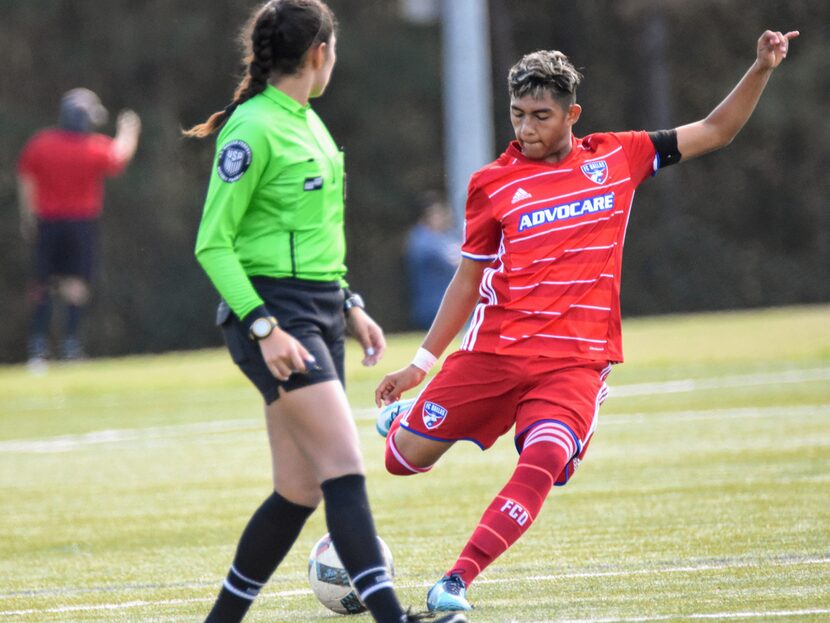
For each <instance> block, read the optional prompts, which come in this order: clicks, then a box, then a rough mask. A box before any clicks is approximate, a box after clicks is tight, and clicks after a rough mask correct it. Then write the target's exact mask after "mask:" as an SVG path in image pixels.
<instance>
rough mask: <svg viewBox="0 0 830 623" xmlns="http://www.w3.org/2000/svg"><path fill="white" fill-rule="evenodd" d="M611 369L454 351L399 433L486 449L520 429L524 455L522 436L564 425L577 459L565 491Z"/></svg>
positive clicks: (573, 360) (572, 466)
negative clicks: (545, 426)
mask: <svg viewBox="0 0 830 623" xmlns="http://www.w3.org/2000/svg"><path fill="white" fill-rule="evenodd" d="M610 371H611V366H610V364H608V363H602V362H592V361H586V360H584V359H576V358H561V359H555V358H551V357H525V356H519V355H496V354H493V353H479V352H474V351H457V352H455V353H453V354H452V355H450V356H449V357H447V360H446V361H445V362H444V366H443V367H442V368H441V371H440V372H439V373H438V374H437V375H436V376H435V378H433V379H432V380H431V381H430V382H429V383H428V384H427V385H426V386H425V387H424V389H423V390H422V391H421V393H420V395H419V396H418V398H417V400H416V401H415V403H414V404H413V405H412V408H411V409H410V410H409V411H408V412H407V413H405V414H404V415H403V417H402V419H401V427H402V428H405V429H406V430H408V431H410V432H412V433H415V434H416V435H420V436H422V437H427V438H429V439H435V440H438V441H460V440H467V441H472V442H473V443H475V444H476V445H478V446H479V447H480V448H481V449H482V450H486V449H487V448H489V447H490V446H492V445H493V444H494V443H495V442H496V439H498V438H499V437H501V436H502V435H504V434H505V433H506V432H507V431H508V430H510V428H511V427H512V426H513V425H514V424H515V433H514V437H513V438H514V442H515V444H516V449H517V450H518V451H519V452H521V449H522V445H523V442H524V436H525V433H526V432H527V431H528V430H530V428H532V427H533V426H534V425H535V424H537V423H539V422H559V423H560V424H563V425H564V426H565V427H566V428H567V429H568V431H569V432H570V433H571V435H573V438H574V442H575V446H576V448H577V450H576V453H575V455H574V456H573V457H571V461H570V462H569V463H568V465H567V466H566V467H565V470H564V471H563V472H562V474H561V475H560V477H559V478H558V479H557V484H565V482H567V480H568V478H569V477H570V476H571V474H572V473H573V470H574V469H575V467H576V465H577V464H578V462H579V461H580V460H581V458H582V456H583V455H584V453H585V450H586V449H587V446H588V443H589V441H590V439H591V435H592V434H593V432H594V429H595V428H596V423H597V415H598V411H599V406H600V404H602V402H603V401H604V400H605V397H606V395H607V392H608V388H607V387H606V385H605V378H606V377H607V376H608V373H609V372H610Z"/></svg>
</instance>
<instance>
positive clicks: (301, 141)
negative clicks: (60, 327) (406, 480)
mask: <svg viewBox="0 0 830 623" xmlns="http://www.w3.org/2000/svg"><path fill="white" fill-rule="evenodd" d="M335 29H336V22H335V18H334V15H333V13H332V11H331V10H330V9H329V7H328V6H327V5H326V4H324V3H323V2H321V1H320V0H272V1H270V2H267V3H265V4H264V5H262V6H261V7H259V8H257V9H256V10H255V12H254V13H253V15H252V16H251V20H250V22H249V26H248V28H246V30H245V35H244V41H245V42H246V44H247V45H246V55H245V62H246V64H247V75H246V76H245V78H244V79H243V81H242V82H241V83H240V85H239V87H238V88H237V91H236V93H235V95H234V99H233V101H232V102H231V104H230V105H229V106H227V107H226V108H225V109H224V110H223V111H220V112H217V113H215V114H213V115H212V116H211V117H210V118H209V119H208V120H207V121H206V122H205V123H203V124H200V125H197V126H196V127H194V128H193V129H191V130H190V131H188V132H187V134H188V135H190V136H196V137H206V136H209V135H211V134H213V133H214V132H217V131H218V136H217V140H216V158H215V160H214V164H213V167H212V171H211V176H210V184H209V187H208V193H207V198H206V200H205V208H204V213H203V215H202V221H201V224H200V226H199V234H198V237H197V241H196V257H197V259H198V261H199V263H200V264H201V266H202V268H203V269H204V270H205V272H206V273H207V275H208V277H209V278H210V280H211V282H212V283H213V285H214V286H215V287H216V289H217V291H218V292H219V293H220V294H221V296H222V299H223V301H222V303H221V304H220V306H219V311H218V314H217V323H218V324H219V325H220V326H221V328H222V331H223V335H224V338H225V342H226V344H227V347H228V350H229V352H230V354H231V357H232V359H233V360H234V362H235V363H236V364H237V365H238V366H239V368H240V369H241V371H242V372H243V373H244V374H245V375H246V376H247V377H248V379H249V380H250V381H251V382H252V383H253V384H254V386H256V388H257V389H258V390H259V392H260V393H261V394H262V397H263V401H264V403H265V419H266V425H267V429H268V438H269V442H270V449H271V459H272V478H273V489H272V491H271V493H270V495H269V496H268V497H267V498H266V499H265V500H264V501H263V502H262V504H261V505H260V506H259V508H258V509H257V510H256V511H255V512H254V514H253V515H252V517H251V518H250V520H249V521H248V524H247V526H246V528H245V530H244V531H243V533H242V536H241V537H240V539H239V543H238V545H237V548H236V554H235V556H234V558H233V563H232V564H231V567H230V569H229V571H228V574H227V576H226V578H225V581H224V583H223V585H222V588H221V589H220V591H219V595H218V597H217V599H216V601H215V603H214V605H213V608H212V609H211V611H210V613H209V614H208V615H207V619H206V623H239V621H241V620H242V619H243V617H244V616H245V615H246V613H247V611H248V609H249V607H250V606H251V604H252V603H253V601H254V599H255V598H256V596H257V594H258V593H259V592H260V590H261V589H262V587H263V586H264V585H265V584H266V583H267V582H268V580H269V578H270V577H271V575H272V574H273V573H274V571H275V570H276V568H277V566H278V565H279V564H280V562H281V561H282V559H283V557H284V556H285V555H286V554H287V553H288V552H289V550H290V549H291V547H292V546H293V544H294V542H295V540H296V539H297V537H298V536H299V534H300V532H301V530H302V528H303V525H305V522H306V520H307V519H308V518H309V517H310V516H311V514H312V513H313V512H314V510H315V509H316V508H317V506H318V505H319V504H320V502H321V501H324V502H325V512H326V525H327V526H328V529H329V534H330V535H331V538H332V542H333V543H334V546H335V549H336V550H337V554H338V555H339V557H340V559H341V560H342V562H343V566H344V567H345V569H346V570H347V572H348V573H349V576H350V577H351V579H352V582H353V584H354V587H355V590H356V591H357V593H358V595H359V597H360V599H361V601H362V602H363V603H364V604H366V607H367V608H368V609H369V611H370V612H371V614H372V617H373V618H374V620H375V621H378V622H379V623H408V622H411V621H415V620H417V619H416V618H415V617H414V616H411V615H410V614H409V613H407V612H405V611H404V610H403V609H402V607H401V605H400V603H399V602H398V598H397V596H396V594H395V591H394V588H393V586H392V578H391V577H390V576H389V573H388V571H387V568H386V565H385V564H384V559H383V555H382V553H381V550H380V547H379V545H378V540H377V538H376V536H377V535H376V532H375V525H374V520H373V518H372V513H371V510H370V508H369V500H368V497H367V493H366V483H365V477H364V467H363V458H362V456H361V454H360V447H359V442H358V436H357V429H356V427H355V424H354V420H353V419H352V414H351V410H350V408H349V403H348V400H347V398H346V393H345V391H344V388H343V381H344V371H343V364H344V362H343V357H344V337H345V333H346V331H347V330H348V331H349V332H350V333H351V334H352V335H354V336H355V338H356V339H357V340H358V341H359V342H360V344H361V346H362V347H363V351H364V355H365V357H364V359H363V364H364V365H374V364H375V363H377V361H379V360H380V358H381V357H382V356H383V352H384V349H385V347H386V342H385V339H384V337H383V332H382V331H381V329H380V327H379V326H378V325H377V324H376V323H375V322H374V320H372V318H371V317H369V315H368V314H367V313H366V312H365V311H364V308H363V301H362V299H361V298H360V297H359V296H358V295H355V294H353V293H351V292H350V291H349V290H348V288H347V287H346V282H345V280H344V276H345V274H346V266H345V264H344V259H345V252H346V241H345V231H344V226H343V223H344V218H343V214H344V209H345V205H344V186H343V184H344V162H343V153H342V151H341V150H340V149H338V147H337V144H336V143H335V142H334V140H333V139H332V137H331V135H330V134H329V131H328V129H327V128H326V126H325V124H324V123H323V121H322V120H321V119H320V117H319V116H317V114H316V112H315V111H314V110H313V109H312V107H311V105H310V100H312V99H314V98H317V97H320V96H321V95H322V94H323V92H324V91H325V90H326V87H327V86H328V84H329V80H330V79H331V75H332V71H333V70H334V66H335V62H336V58H337V56H336V52H335V47H336V40H337V37H336V33H335ZM465 620H466V619H464V618H463V617H461V618H457V617H456V618H446V622H449V621H453V622H462V621H465Z"/></svg>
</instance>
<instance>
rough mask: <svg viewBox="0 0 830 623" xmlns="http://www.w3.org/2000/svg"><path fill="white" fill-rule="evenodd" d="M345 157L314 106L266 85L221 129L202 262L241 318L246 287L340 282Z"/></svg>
mask: <svg viewBox="0 0 830 623" xmlns="http://www.w3.org/2000/svg"><path fill="white" fill-rule="evenodd" d="M343 182H344V172H343V152H342V151H340V150H339V149H338V148H337V146H336V145H335V143H334V141H333V140H332V138H331V135H330V134H329V132H328V130H327V129H326V126H325V125H324V124H323V122H322V121H321V120H320V118H319V117H318V116H317V114H316V113H315V112H314V111H313V110H312V109H311V107H310V106H309V105H305V106H303V105H302V104H300V103H299V102H297V101H296V100H294V99H292V98H291V97H289V96H288V95H286V94H285V93H283V92H282V91H280V90H279V89H276V88H275V87H273V86H271V85H268V86H267V87H266V89H265V91H263V92H262V93H260V94H258V95H255V96H254V97H252V98H251V99H250V100H248V101H247V102H245V103H243V104H241V105H240V106H239V107H238V108H237V109H236V110H235V111H234V113H233V115H231V118H230V119H229V120H228V121H227V122H226V123H225V125H224V126H223V127H222V130H221V131H220V133H219V136H218V138H217V141H216V157H215V159H214V162H213V170H212V172H211V176H210V185H209V187H208V192H207V199H206V200H205V209H204V214H203V215H202V222H201V225H200V226H199V234H198V237H197V240H196V257H197V259H198V261H199V263H200V264H201V265H202V267H203V268H204V270H205V272H206V273H207V275H208V277H210V280H211V281H212V282H213V284H214V286H215V287H216V289H217V290H218V291H219V294H221V296H222V298H224V299H225V301H226V302H227V303H228V305H229V306H230V308H231V309H232V310H233V311H234V313H235V314H236V315H237V316H238V317H239V318H244V317H245V316H246V315H248V313H250V312H251V311H252V310H253V309H255V308H256V307H259V306H260V305H262V304H263V301H262V299H261V298H260V297H259V295H258V294H257V293H256V291H255V290H254V288H253V286H252V285H251V282H250V280H249V279H248V277H253V276H265V277H293V278H296V279H308V280H312V281H338V280H339V281H341V283H343V284H344V285H345V281H343V276H344V275H345V274H346V266H345V265H344V264H343V260H344V257H345V251H346V243H345V236H344V231H343V195H344V188H343Z"/></svg>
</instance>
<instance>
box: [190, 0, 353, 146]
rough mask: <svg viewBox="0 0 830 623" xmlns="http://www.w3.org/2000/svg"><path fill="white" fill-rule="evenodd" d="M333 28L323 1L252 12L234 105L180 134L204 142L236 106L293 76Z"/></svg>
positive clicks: (277, 1) (285, 1) (277, 3)
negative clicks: (276, 78) (275, 79)
mask: <svg viewBox="0 0 830 623" xmlns="http://www.w3.org/2000/svg"><path fill="white" fill-rule="evenodd" d="M336 26H337V24H336V21H335V19H334V14H333V13H332V12H331V9H330V8H329V7H328V6H327V5H326V4H325V3H324V2H322V0H270V1H269V2H266V3H265V4H264V5H263V6H261V7H260V8H259V9H257V10H256V11H255V12H254V14H253V16H252V17H251V19H250V20H249V21H248V24H247V26H246V27H245V28H244V30H243V34H242V42H243V45H244V48H245V58H244V62H245V64H246V65H247V69H246V72H245V77H244V78H243V79H242V81H241V82H240V83H239V86H238V87H237V88H236V92H235V93H234V95H233V101H232V102H231V103H230V104H228V106H226V107H225V109H224V110H220V111H218V112H215V113H213V114H212V115H211V116H210V117H209V118H208V120H207V121H205V122H204V123H200V124H198V125H195V126H193V127H192V128H190V129H189V130H185V131H184V132H183V134H184V135H185V136H190V137H195V138H204V137H206V136H210V135H211V134H213V133H214V132H216V131H217V130H219V128H221V127H222V126H223V125H224V124H225V122H226V121H227V120H228V119H229V118H230V116H231V115H232V114H233V111H234V110H236V108H237V106H239V105H240V104H242V103H243V102H246V101H248V100H249V99H251V98H252V97H253V96H254V95H256V94H258V93H262V92H263V91H264V90H265V87H266V86H268V80H270V78H271V76H272V75H274V74H275V75H290V74H294V73H296V72H297V70H298V69H300V67H301V66H302V64H303V59H304V58H305V54H306V52H308V50H309V48H311V47H312V46H314V45H316V44H319V43H329V42H330V41H331V36H332V34H333V33H334V31H335V28H336Z"/></svg>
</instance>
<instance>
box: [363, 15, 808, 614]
mask: <svg viewBox="0 0 830 623" xmlns="http://www.w3.org/2000/svg"><path fill="white" fill-rule="evenodd" d="M797 36H798V32H795V31H794V32H788V33H787V34H782V33H781V32H772V31H766V32H765V33H764V34H763V35H761V37H760V39H759V40H758V44H757V52H756V60H755V62H754V63H753V65H752V66H751V67H750V69H749V70H748V71H747V73H746V74H745V75H744V76H743V78H742V79H741V80H740V82H739V83H738V84H737V86H736V87H735V88H734V89H733V91H732V92H731V93H730V94H729V95H728V96H727V97H726V98H725V99H724V100H723V102H721V103H720V104H719V105H718V106H717V107H716V108H715V109H714V110H713V111H712V112H711V113H710V114H709V115H708V116H707V117H706V118H705V119H702V120H700V121H697V122H695V123H691V124H688V125H684V126H681V127H678V128H675V129H673V130H663V131H659V132H610V133H598V134H591V135H589V136H586V137H584V138H577V137H575V136H574V135H573V133H572V128H573V126H574V124H575V123H576V122H577V121H578V119H579V116H580V113H581V110H582V109H581V107H580V106H579V104H577V103H576V88H577V86H578V84H579V82H580V79H581V76H580V74H579V73H578V72H577V71H576V70H575V69H574V67H573V65H572V64H571V62H570V61H569V60H568V58H567V57H566V56H565V55H564V54H562V53H561V52H556V51H540V52H534V53H532V54H528V55H527V56H525V57H524V58H522V59H521V60H520V61H519V62H518V63H517V64H516V65H514V66H513V68H512V69H511V70H510V74H509V78H508V85H509V91H510V111H511V112H510V116H511V121H512V123H513V129H514V131H515V134H516V141H515V142H513V143H511V144H510V145H509V146H508V148H507V150H506V151H505V152H504V153H503V154H502V155H501V156H499V158H498V159H497V160H496V161H495V162H493V163H491V164H489V165H487V166H485V167H484V168H482V169H481V170H479V171H478V172H477V173H475V174H474V175H473V176H472V179H471V180H470V185H469V191H468V197H467V208H466V220H465V240H464V244H463V246H462V253H461V254H462V260H461V264H460V266H459V268H458V270H457V272H456V274H455V276H454V277H453V280H452V282H451V283H450V285H449V286H448V288H447V291H446V293H445V295H444V299H443V302H442V303H441V308H440V309H439V311H438V315H437V316H436V318H435V321H434V322H433V324H432V327H431V328H430V330H429V332H428V333H427V336H426V338H425V339H424V342H423V345H422V347H421V348H420V349H419V350H418V353H417V354H416V356H415V359H414V360H413V362H412V364H410V365H409V366H407V367H406V368H403V369H401V370H398V371H397V372H394V373H391V374H389V375H387V376H386V377H384V379H383V380H382V381H381V383H380V384H379V385H378V388H377V390H376V392H375V399H376V402H377V404H378V406H381V405H382V404H386V405H387V406H386V407H385V408H384V409H383V410H382V411H381V415H380V417H379V418H378V430H379V431H380V432H381V433H382V434H383V433H387V435H386V436H387V444H386V467H387V469H388V470H389V471H390V472H391V473H393V474H397V475H409V474H417V473H420V472H425V471H428V470H429V469H430V468H431V467H432V465H434V464H435V462H436V461H437V460H438V459H439V458H440V457H441V455H443V454H444V452H446V451H447V450H448V449H449V448H450V447H451V446H452V445H453V443H454V442H456V441H458V440H462V439H464V440H469V441H472V442H474V443H476V444H477V445H478V446H479V447H481V448H482V449H486V448H489V447H490V446H491V445H492V444H493V443H494V442H495V440H496V439H497V438H498V437H499V436H501V435H503V434H505V433H506V432H507V431H508V430H510V428H511V427H513V426H515V431H514V439H515V444H516V448H517V450H518V452H519V460H518V465H517V467H516V469H515V471H514V472H513V475H512V477H511V478H510V480H509V481H508V482H507V484H506V485H505V486H504V487H503V488H502V490H501V491H500V492H499V494H498V495H497V496H496V497H495V499H494V500H493V501H492V502H491V503H490V505H489V506H488V508H487V509H486V510H485V511H484V514H483V516H482V518H481V520H480V522H479V524H478V525H477V526H476V528H475V530H474V531H473V533H472V535H471V536H470V538H469V540H468V541H467V544H466V545H465V546H464V548H463V550H462V551H461V554H460V555H459V557H458V559H457V560H456V561H455V563H454V564H453V565H452V566H451V567H450V568H449V569H448V571H447V573H446V575H445V576H444V577H443V578H441V579H440V580H439V581H438V582H437V583H436V584H435V585H434V586H433V587H432V588H431V589H430V590H429V593H428V595H427V605H428V607H429V609H430V610H469V609H470V608H471V606H470V604H469V602H468V601H467V598H466V591H467V588H468V587H469V586H470V583H471V582H472V581H473V580H474V579H475V578H476V576H478V575H479V574H480V573H481V572H482V570H483V569H484V568H485V567H487V565H489V564H490V563H491V562H493V560H495V559H496V558H497V557H498V556H499V555H501V554H502V553H504V552H505V551H506V550H507V549H508V548H509V547H510V546H511V545H512V544H513V543H514V542H515V541H516V540H517V539H518V538H519V537H520V536H521V535H522V534H523V533H524V532H525V531H526V530H527V529H528V528H529V527H530V525H531V524H532V523H533V521H534V519H535V518H536V517H537V516H538V514H539V512H540V510H541V508H542V504H543V502H544V500H545V498H546V497H547V496H548V493H549V492H550V489H551V487H552V486H553V485H554V484H557V485H563V484H565V483H566V482H567V481H568V479H569V478H570V477H571V475H572V473H573V470H574V469H575V468H576V467H577V465H578V463H579V461H580V460H581V459H582V457H583V456H584V454H585V450H586V448H587V446H588V443H589V442H590V440H591V436H592V434H593V432H594V429H595V428H596V424H597V412H598V409H599V405H600V404H601V403H602V401H603V400H604V398H605V395H606V392H607V388H606V386H605V378H606V376H607V375H608V373H609V371H610V369H611V364H613V363H619V362H622V360H623V353H622V339H621V338H622V335H621V321H620V273H621V264H622V249H623V240H624V237H625V232H626V226H627V224H628V218H629V214H630V210H631V203H632V199H633V197H634V191H635V189H636V188H637V186H638V185H639V184H640V183H642V182H643V181H645V180H646V179H648V177H649V176H651V175H653V174H655V173H656V172H657V171H658V170H659V169H660V168H662V167H665V166H668V165H671V164H675V163H677V162H680V160H681V158H682V159H683V160H689V159H691V158H694V157H697V156H700V155H703V154H705V153H707V152H710V151H713V150H716V149H719V148H721V147H724V146H725V145H727V144H729V143H730V142H731V141H732V139H733V138H734V137H735V136H736V135H737V133H738V132H739V130H740V129H741V127H742V126H743V125H744V123H746V121H747V120H748V119H749V117H750V115H751V114H752V111H753V110H754V108H755V105H756V103H757V101H758V99H759V97H760V96H761V93H762V92H763V90H764V87H765V86H766V83H767V81H768V79H769V77H770V75H771V73H772V71H773V69H775V68H776V67H777V66H778V65H779V64H780V63H781V62H782V60H783V59H784V58H785V57H786V55H787V49H788V46H789V42H790V40H791V39H793V38H795V37H797ZM471 313H472V322H471V324H470V326H469V329H468V331H467V333H466V335H465V336H464V339H463V342H462V344H461V348H460V349H459V350H458V351H457V352H455V353H453V354H452V355H450V356H449V357H448V358H447V360H446V362H445V363H444V366H443V368H442V369H441V371H440V372H439V373H438V374H437V375H436V376H435V378H434V379H432V381H430V382H429V383H428V384H427V385H426V386H425V387H424V389H423V390H422V391H421V393H420V394H419V395H418V397H417V398H415V400H414V401H404V402H397V403H394V401H398V400H399V399H400V395H401V393H402V392H404V391H406V390H408V389H411V388H413V387H415V386H417V385H418V384H419V383H421V381H423V379H424V377H425V375H426V373H427V372H428V371H429V369H430V367H431V366H432V365H433V364H434V363H435V360H436V358H437V357H439V356H440V355H441V353H443V351H444V350H445V349H446V348H447V346H448V345H449V344H450V342H451V341H452V339H453V338H454V337H455V335H456V334H457V333H458V331H460V330H461V328H462V326H463V325H464V323H465V321H466V320H467V319H468V318H469V317H470V314H471ZM392 403H394V404H392Z"/></svg>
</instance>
